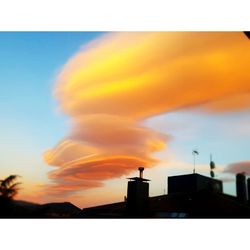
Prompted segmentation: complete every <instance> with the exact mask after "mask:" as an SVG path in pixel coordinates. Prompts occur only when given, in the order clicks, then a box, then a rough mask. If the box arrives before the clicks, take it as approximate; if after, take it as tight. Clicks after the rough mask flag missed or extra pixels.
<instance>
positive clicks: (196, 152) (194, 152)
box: [192, 150, 199, 174]
mask: <svg viewBox="0 0 250 250" xmlns="http://www.w3.org/2000/svg"><path fill="white" fill-rule="evenodd" d="M192 154H193V156H194V169H193V173H194V174H195V156H196V155H199V152H198V150H193V151H192Z"/></svg>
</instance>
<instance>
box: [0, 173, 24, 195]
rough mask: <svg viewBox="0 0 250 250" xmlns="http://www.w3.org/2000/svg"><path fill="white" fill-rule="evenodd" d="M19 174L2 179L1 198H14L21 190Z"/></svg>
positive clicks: (0, 181)
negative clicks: (18, 179) (18, 180)
mask: <svg viewBox="0 0 250 250" xmlns="http://www.w3.org/2000/svg"><path fill="white" fill-rule="evenodd" d="M18 177H19V176H18V175H10V176H9V177H7V178H5V179H4V180H0V198H1V199H2V200H12V199H13V198H14V196H15V195H16V194H17V192H18V190H19V185H20V184H21V183H20V182H16V180H17V178H18Z"/></svg>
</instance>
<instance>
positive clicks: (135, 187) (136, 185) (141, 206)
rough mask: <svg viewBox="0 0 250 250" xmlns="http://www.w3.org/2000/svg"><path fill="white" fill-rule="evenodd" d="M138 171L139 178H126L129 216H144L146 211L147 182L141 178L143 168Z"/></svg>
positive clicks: (147, 197)
mask: <svg viewBox="0 0 250 250" xmlns="http://www.w3.org/2000/svg"><path fill="white" fill-rule="evenodd" d="M138 170H139V171H140V176H139V177H132V178H128V179H129V182H128V189H127V212H128V214H129V215H131V216H133V215H135V216H138V215H144V214H145V213H147V210H148V199H149V183H148V181H149V180H148V179H144V178H143V171H144V168H143V167H140V168H139V169H138Z"/></svg>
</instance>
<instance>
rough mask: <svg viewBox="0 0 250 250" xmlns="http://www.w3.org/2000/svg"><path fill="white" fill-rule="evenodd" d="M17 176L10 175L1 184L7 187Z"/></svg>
mask: <svg viewBox="0 0 250 250" xmlns="http://www.w3.org/2000/svg"><path fill="white" fill-rule="evenodd" d="M18 177H19V176H18V175H10V176H8V177H7V178H5V179H4V180H2V182H1V186H3V187H6V188H7V187H9V186H10V185H11V184H12V183H13V182H14V181H15V180H16V179H17V178H18Z"/></svg>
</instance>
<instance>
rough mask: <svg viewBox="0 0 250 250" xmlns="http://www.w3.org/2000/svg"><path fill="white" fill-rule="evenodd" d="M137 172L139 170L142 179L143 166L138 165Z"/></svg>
mask: <svg viewBox="0 0 250 250" xmlns="http://www.w3.org/2000/svg"><path fill="white" fill-rule="evenodd" d="M138 170H139V172H140V178H141V179H143V171H144V168H143V167H140V168H138Z"/></svg>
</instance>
